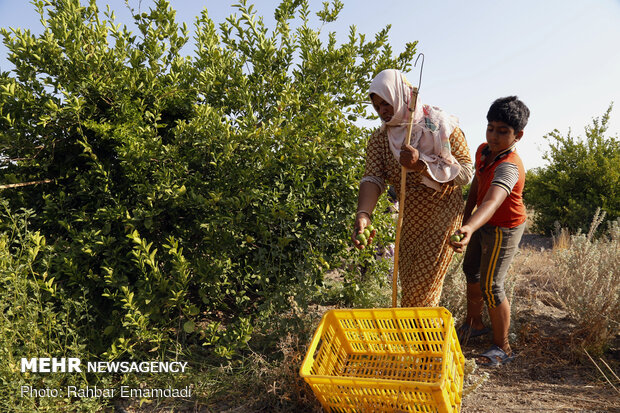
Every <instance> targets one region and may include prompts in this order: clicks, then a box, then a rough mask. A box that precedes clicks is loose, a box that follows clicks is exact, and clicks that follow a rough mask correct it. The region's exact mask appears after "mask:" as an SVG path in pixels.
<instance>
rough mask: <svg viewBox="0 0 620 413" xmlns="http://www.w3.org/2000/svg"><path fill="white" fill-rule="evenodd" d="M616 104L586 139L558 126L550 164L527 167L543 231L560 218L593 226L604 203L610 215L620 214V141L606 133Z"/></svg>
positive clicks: (529, 194)
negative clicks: (532, 168) (563, 134)
mask: <svg viewBox="0 0 620 413" xmlns="http://www.w3.org/2000/svg"><path fill="white" fill-rule="evenodd" d="M611 109H612V106H611V105H610V107H609V108H608V109H607V111H606V112H605V114H604V115H603V116H602V118H600V119H597V118H595V119H593V121H592V125H591V126H587V127H586V128H585V139H579V138H577V139H575V138H573V136H571V134H570V131H569V133H568V134H567V135H566V136H562V135H561V134H560V132H559V131H558V130H555V131H553V132H551V133H550V134H549V135H546V136H545V139H547V140H548V141H549V151H548V152H547V153H546V154H545V155H544V159H545V160H547V161H548V162H549V165H548V166H546V167H543V168H538V169H535V170H529V171H528V172H527V176H526V181H525V185H526V186H525V192H524V199H525V202H526V203H527V204H528V206H530V207H532V208H533V209H534V210H535V211H536V215H535V217H534V224H535V227H536V229H537V230H538V231H541V232H545V233H547V234H550V233H551V231H553V229H554V225H555V222H556V221H557V222H558V223H559V225H560V226H561V227H565V228H568V229H570V230H571V231H573V232H576V231H577V230H579V229H580V230H582V231H587V229H588V222H589V220H590V219H591V218H592V216H593V215H594V212H595V211H596V209H597V208H598V207H600V208H601V209H602V210H603V211H605V212H606V213H607V217H608V219H609V220H612V221H613V220H615V219H616V218H618V217H620V170H619V168H618V165H620V141H618V137H617V136H616V137H612V136H605V133H606V132H607V124H608V121H609V114H610V112H611Z"/></svg>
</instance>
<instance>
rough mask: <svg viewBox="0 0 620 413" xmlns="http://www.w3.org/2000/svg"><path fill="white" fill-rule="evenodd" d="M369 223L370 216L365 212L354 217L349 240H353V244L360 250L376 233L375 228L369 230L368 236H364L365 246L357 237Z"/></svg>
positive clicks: (368, 243)
mask: <svg viewBox="0 0 620 413" xmlns="http://www.w3.org/2000/svg"><path fill="white" fill-rule="evenodd" d="M370 224H371V223H370V218H369V217H368V215H366V214H359V215H357V216H356V217H355V229H354V230H353V234H351V241H352V242H353V245H355V248H357V249H360V250H361V249H364V248H365V247H366V246H368V245H370V244H371V243H372V240H373V238H374V237H375V234H376V233H377V230H375V229H373V230H372V231H370V235H369V236H368V237H365V238H366V240H367V241H366V246H365V245H364V244H362V243H361V242H360V241H359V240H358V239H357V236H358V234H363V233H364V230H365V229H366V227H367V226H369V225H370Z"/></svg>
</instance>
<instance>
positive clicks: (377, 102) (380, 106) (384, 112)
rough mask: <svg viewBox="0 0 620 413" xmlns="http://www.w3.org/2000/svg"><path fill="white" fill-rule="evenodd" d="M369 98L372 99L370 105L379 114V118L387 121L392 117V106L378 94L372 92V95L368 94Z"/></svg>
mask: <svg viewBox="0 0 620 413" xmlns="http://www.w3.org/2000/svg"><path fill="white" fill-rule="evenodd" d="M370 100H372V106H373V107H374V108H375V110H376V111H377V113H378V114H379V117H380V118H381V120H382V121H384V122H389V121H390V119H392V116H394V108H393V107H392V105H390V104H389V103H387V102H386V101H385V100H383V99H382V98H381V97H380V96H379V95H377V94H374V93H373V94H372V96H370Z"/></svg>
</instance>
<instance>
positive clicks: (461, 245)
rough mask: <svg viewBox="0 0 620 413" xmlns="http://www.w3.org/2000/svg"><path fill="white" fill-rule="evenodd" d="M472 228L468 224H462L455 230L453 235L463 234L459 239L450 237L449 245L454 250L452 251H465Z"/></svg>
mask: <svg viewBox="0 0 620 413" xmlns="http://www.w3.org/2000/svg"><path fill="white" fill-rule="evenodd" d="M471 233H472V230H471V228H470V227H469V226H468V225H463V226H462V227H461V228H459V229H458V230H456V232H455V233H454V234H455V235H463V237H462V238H461V239H460V241H454V240H452V239H450V246H451V247H452V249H453V250H454V252H458V253H462V252H463V251H465V247H466V246H467V244H469V240H470V239H471Z"/></svg>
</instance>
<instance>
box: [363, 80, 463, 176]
mask: <svg viewBox="0 0 620 413" xmlns="http://www.w3.org/2000/svg"><path fill="white" fill-rule="evenodd" d="M412 91H413V87H412V86H411V84H410V83H409V82H408V81H407V79H406V78H405V75H403V74H402V73H401V72H400V71H398V70H395V69H387V70H383V71H382V72H380V73H379V74H378V75H377V76H376V77H375V78H374V79H373V80H372V82H371V84H370V90H369V95H372V94H376V95H378V96H379V97H381V98H382V99H383V100H385V101H386V102H387V103H389V104H390V105H392V107H393V108H394V116H392V118H391V119H390V120H389V121H388V122H384V123H383V125H382V126H383V127H385V128H387V134H388V139H389V143H390V150H391V151H392V153H393V154H394V157H395V158H396V160H399V159H400V148H401V146H402V145H403V143H404V142H405V138H406V137H407V128H408V124H409V116H410V111H409V109H408V106H409V102H411V98H412ZM457 126H458V120H457V119H456V118H455V117H454V116H451V115H448V114H447V113H445V112H444V111H442V110H441V109H439V108H437V107H434V106H429V105H422V104H421V103H420V99H419V98H418V101H417V103H416V108H415V112H414V113H413V129H412V133H411V135H412V136H411V142H410V144H411V146H413V147H414V148H416V149H417V150H418V151H419V152H420V160H422V162H424V163H425V164H426V165H427V167H428V172H429V174H430V176H432V177H433V179H434V180H435V181H437V182H441V183H443V182H449V181H451V180H453V179H454V178H456V176H457V175H458V174H459V171H460V169H461V166H460V165H459V163H458V162H457V160H456V159H455V158H454V156H453V155H452V151H451V148H450V135H452V132H454V129H455V128H456V127H457ZM429 186H430V185H429ZM435 186H436V185H435Z"/></svg>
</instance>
